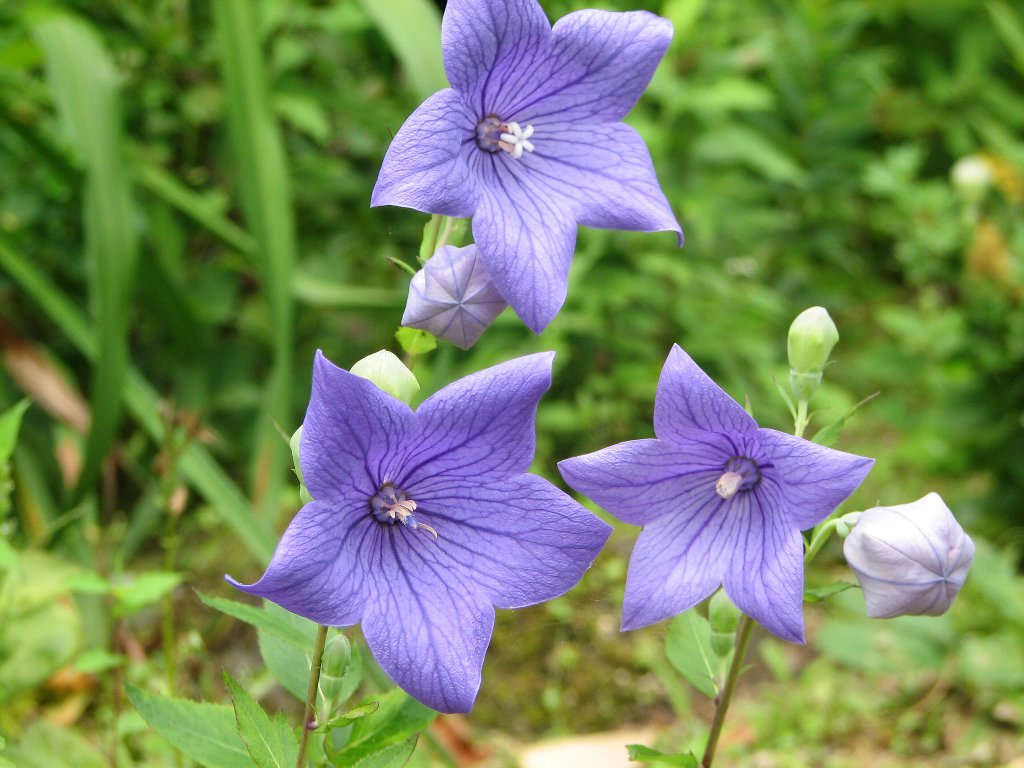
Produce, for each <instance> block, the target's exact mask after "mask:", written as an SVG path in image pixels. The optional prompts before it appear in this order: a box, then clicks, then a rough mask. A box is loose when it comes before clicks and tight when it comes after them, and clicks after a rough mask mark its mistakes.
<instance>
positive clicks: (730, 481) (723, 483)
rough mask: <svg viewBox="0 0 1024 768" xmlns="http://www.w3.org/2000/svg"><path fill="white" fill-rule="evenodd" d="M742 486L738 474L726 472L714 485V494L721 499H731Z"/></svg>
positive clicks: (741, 480) (741, 477)
mask: <svg viewBox="0 0 1024 768" xmlns="http://www.w3.org/2000/svg"><path fill="white" fill-rule="evenodd" d="M742 484H743V475H741V474H739V473H738V472H726V473H724V474H723V475H722V476H721V477H720V478H718V482H717V483H715V493H717V494H718V495H719V496H721V497H722V498H723V499H731V498H732V497H733V496H735V495H736V491H738V490H739V489H740V485H742Z"/></svg>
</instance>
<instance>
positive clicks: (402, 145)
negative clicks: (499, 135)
mask: <svg viewBox="0 0 1024 768" xmlns="http://www.w3.org/2000/svg"><path fill="white" fill-rule="evenodd" d="M476 121H477V118H475V117H473V116H469V115H467V114H466V113H465V111H464V108H463V105H462V101H461V99H460V98H459V96H458V95H457V94H456V93H455V91H453V90H451V89H450V88H448V89H445V90H443V91H438V92H437V93H435V94H434V95H433V96H431V97H430V98H429V99H427V100H426V101H425V102H423V103H422V104H421V105H420V106H419V108H418V109H417V110H416V111H415V112H413V113H412V114H411V115H410V116H409V119H408V120H406V121H405V124H404V125H403V126H402V127H401V129H399V131H398V134H397V135H396V136H395V138H394V139H393V140H392V142H391V146H389V147H388V151H387V154H386V155H385V156H384V164H383V166H382V167H381V169H380V175H379V176H378V177H377V184H376V186H374V188H373V195H372V197H371V198H370V205H371V206H376V205H399V206H402V207H404V208H413V209H415V210H417V211H425V212H426V213H439V214H443V215H445V216H455V217H460V218H464V217H467V216H472V215H473V212H474V210H475V209H476V205H477V198H478V193H477V187H476V182H475V179H474V178H473V175H472V174H471V173H470V171H469V166H468V165H467V164H466V159H465V156H464V153H463V141H464V140H465V139H466V137H467V135H469V134H470V133H471V131H472V128H473V126H475V125H476Z"/></svg>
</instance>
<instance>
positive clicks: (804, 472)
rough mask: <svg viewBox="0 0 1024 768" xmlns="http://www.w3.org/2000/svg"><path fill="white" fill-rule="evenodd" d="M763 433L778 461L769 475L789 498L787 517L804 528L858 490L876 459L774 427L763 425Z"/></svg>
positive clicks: (768, 449)
mask: <svg viewBox="0 0 1024 768" xmlns="http://www.w3.org/2000/svg"><path fill="white" fill-rule="evenodd" d="M759 434H760V436H761V445H762V446H763V448H764V450H765V451H766V453H767V454H768V455H769V456H770V458H771V460H772V463H773V464H774V465H775V469H774V471H773V472H772V473H771V474H770V475H768V474H766V475H765V479H766V480H771V481H773V482H776V483H778V485H779V488H780V489H781V490H782V494H783V498H785V500H786V516H787V519H788V521H789V523H790V524H791V525H793V526H794V527H796V528H797V529H799V530H801V531H803V530H806V529H808V528H811V527H813V526H815V525H817V524H818V523H820V522H821V521H822V520H824V519H825V518H826V517H828V516H829V515H830V514H832V512H833V511H834V510H835V509H836V507H838V506H839V505H840V504H842V503H843V502H844V501H845V500H846V499H847V498H848V497H849V496H850V494H852V493H853V492H854V491H855V490H857V486H859V485H860V484H861V483H862V482H863V481H864V478H865V477H867V474H868V472H870V471H871V467H872V466H873V465H874V463H875V460H874V459H868V458H865V457H864V456H856V455H854V454H852V453H843V452H842V451H836V450H833V449H831V448H826V447H824V446H821V445H817V444H816V443H811V442H808V441H807V440H802V439H800V438H799V437H793V436H792V435H787V434H784V433H783V432H776V431H775V430H774V429H761V430H759Z"/></svg>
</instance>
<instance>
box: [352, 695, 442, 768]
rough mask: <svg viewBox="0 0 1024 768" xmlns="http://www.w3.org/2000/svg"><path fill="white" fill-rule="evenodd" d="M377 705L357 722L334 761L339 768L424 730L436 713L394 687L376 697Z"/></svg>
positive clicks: (353, 763)
mask: <svg viewBox="0 0 1024 768" xmlns="http://www.w3.org/2000/svg"><path fill="white" fill-rule="evenodd" d="M377 701H378V702H379V704H380V706H379V708H378V709H377V711H376V712H375V713H374V714H372V715H369V716H367V717H362V718H359V719H358V720H356V721H355V722H354V723H353V725H352V734H351V737H350V738H349V741H348V745H347V746H346V748H345V750H344V751H343V752H342V753H341V754H340V755H338V756H337V758H335V762H334V765H335V766H339V768H352V767H353V766H355V765H357V764H358V763H359V761H360V760H362V759H364V758H367V757H369V756H371V755H373V754H375V753H377V752H380V751H381V749H382V747H386V746H391V745H394V744H398V743H399V742H403V741H405V740H407V739H408V738H409V737H410V736H412V735H414V734H417V733H419V732H420V731H422V730H424V729H425V728H426V727H427V726H428V725H430V722H431V721H432V720H433V719H434V718H435V717H437V712H435V711H434V710H432V709H430V708H429V707H426V706H424V705H423V704H420V703H419V702H418V701H416V700H415V699H412V698H410V697H409V696H408V695H407V694H406V693H405V692H404V691H401V690H399V689H397V688H393V689H391V690H390V691H388V692H387V693H385V694H384V695H383V696H380V697H378V698H377Z"/></svg>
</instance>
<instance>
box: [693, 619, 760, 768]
mask: <svg viewBox="0 0 1024 768" xmlns="http://www.w3.org/2000/svg"><path fill="white" fill-rule="evenodd" d="M753 629H754V620H753V619H752V618H750V617H749V616H747V615H746V614H744V616H743V618H742V619H740V626H739V629H737V630H736V651H735V653H733V656H732V664H731V665H730V666H729V674H728V676H727V677H726V678H725V685H724V686H723V687H722V691H721V692H720V693H719V694H718V698H716V699H715V719H714V720H713V721H712V723H711V733H709V734H708V745H707V746H706V747H705V748H704V757H702V758H701V761H700V765H701V768H711V762H712V761H713V760H714V759H715V749H716V748H717V747H718V738H719V736H721V735H722V726H723V725H724V724H725V713H726V712H728V711H729V703H730V702H731V701H732V692H733V691H734V690H735V688H736V681H737V680H739V677H740V670H741V669H742V668H743V658H744V657H745V656H746V655H747V646H748V645H750V634H751V632H752V631H753Z"/></svg>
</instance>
